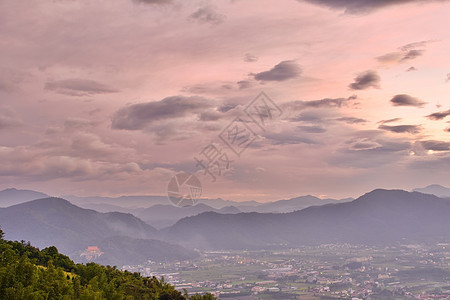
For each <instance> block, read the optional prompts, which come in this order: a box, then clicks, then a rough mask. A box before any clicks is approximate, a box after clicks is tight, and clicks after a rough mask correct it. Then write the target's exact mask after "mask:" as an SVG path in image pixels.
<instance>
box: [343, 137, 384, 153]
mask: <svg viewBox="0 0 450 300" xmlns="http://www.w3.org/2000/svg"><path fill="white" fill-rule="evenodd" d="M381 147H382V145H381V144H380V143H379V142H377V141H374V140H372V139H369V138H363V139H357V140H355V141H352V142H351V143H350V144H349V150H353V151H363V150H372V149H377V148H381Z"/></svg>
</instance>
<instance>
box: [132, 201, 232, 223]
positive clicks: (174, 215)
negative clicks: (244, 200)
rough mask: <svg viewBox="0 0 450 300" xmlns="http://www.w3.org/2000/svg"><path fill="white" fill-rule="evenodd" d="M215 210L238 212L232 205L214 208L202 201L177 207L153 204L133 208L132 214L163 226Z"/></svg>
mask: <svg viewBox="0 0 450 300" xmlns="http://www.w3.org/2000/svg"><path fill="white" fill-rule="evenodd" d="M208 211H211V212H217V213H221V214H222V213H225V214H235V213H240V210H239V209H237V208H236V207H234V206H228V207H224V208H221V209H215V208H213V207H211V206H208V205H205V204H203V203H198V204H197V205H194V206H188V207H177V206H173V205H160V204H157V205H153V206H151V207H149V208H146V209H141V210H135V211H134V214H135V215H136V216H137V217H139V218H141V219H142V220H143V221H144V222H146V223H148V224H150V225H152V226H154V227H156V228H163V227H167V226H171V225H173V224H175V223H176V222H177V221H178V220H180V219H182V218H185V217H190V216H195V215H198V214H200V213H204V212H208Z"/></svg>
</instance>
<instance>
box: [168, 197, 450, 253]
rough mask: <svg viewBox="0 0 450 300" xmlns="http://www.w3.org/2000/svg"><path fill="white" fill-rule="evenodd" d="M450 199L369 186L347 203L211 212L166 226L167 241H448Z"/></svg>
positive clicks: (222, 244) (206, 244)
mask: <svg viewBox="0 0 450 300" xmlns="http://www.w3.org/2000/svg"><path fill="white" fill-rule="evenodd" d="M448 228H450V200H446V199H442V198H438V197H436V196H434V195H427V194H421V193H417V192H412V193H409V192H405V191H401V190H374V191H372V192H370V193H367V194H365V195H363V196H361V197H360V198H358V199H356V200H354V201H351V202H346V203H338V204H327V205H324V206H313V207H309V208H306V209H303V210H301V211H296V212H292V213H285V214H271V213H265V214H261V213H240V214H235V215H221V214H217V213H213V212H208V213H203V214H200V215H198V216H194V217H188V218H184V219H182V220H180V221H178V222H177V223H176V224H175V225H174V226H172V227H170V228H168V229H167V230H165V234H166V237H167V238H168V239H169V240H180V241H184V244H185V245H191V246H192V245H195V246H196V247H197V248H200V247H201V248H206V249H232V248H234V249H256V248H269V247H281V246H286V245H287V246H298V245H316V244H322V243H336V242H338V243H346V242H348V243H365V244H380V243H393V242H402V241H424V242H425V241H438V240H446V241H450V231H449V230H448Z"/></svg>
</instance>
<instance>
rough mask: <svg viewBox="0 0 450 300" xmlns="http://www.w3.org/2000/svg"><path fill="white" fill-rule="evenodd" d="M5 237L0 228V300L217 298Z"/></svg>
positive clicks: (166, 299) (199, 299)
mask: <svg viewBox="0 0 450 300" xmlns="http://www.w3.org/2000/svg"><path fill="white" fill-rule="evenodd" d="M3 237H4V233H3V231H2V230H1V229H0V299H11V300H13V299H18V300H19V299H20V300H22V299H49V300H50V299H118V300H119V299H160V300H171V299H174V300H184V299H192V300H210V299H216V298H215V297H214V296H212V295H210V294H207V295H203V296H202V295H194V296H188V295H187V294H184V295H183V294H182V293H180V292H179V291H177V290H175V287H174V286H172V285H170V284H168V283H166V282H164V280H159V279H157V278H156V277H153V278H144V277H141V276H140V275H139V274H138V273H130V272H127V271H120V270H118V269H116V267H110V266H101V265H98V264H95V263H89V264H87V265H82V264H75V263H74V262H73V261H72V260H70V259H69V258H68V257H67V256H65V255H63V254H60V253H59V252H58V250H57V249H56V248H55V247H48V248H45V249H43V250H39V249H38V248H36V247H33V246H32V245H30V244H29V243H26V242H13V241H6V240H4V239H3Z"/></svg>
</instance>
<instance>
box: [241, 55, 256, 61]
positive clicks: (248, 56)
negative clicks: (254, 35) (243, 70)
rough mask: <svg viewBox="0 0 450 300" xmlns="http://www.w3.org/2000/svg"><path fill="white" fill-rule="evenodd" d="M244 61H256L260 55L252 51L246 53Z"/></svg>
mask: <svg viewBox="0 0 450 300" xmlns="http://www.w3.org/2000/svg"><path fill="white" fill-rule="evenodd" d="M244 61H245V62H255V61H258V57H257V56H255V55H252V54H250V53H246V54H245V56H244Z"/></svg>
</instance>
